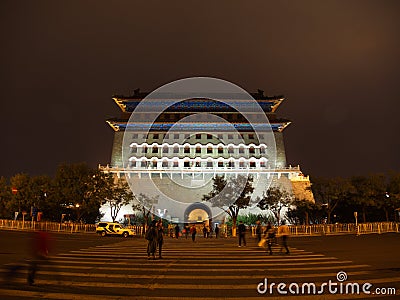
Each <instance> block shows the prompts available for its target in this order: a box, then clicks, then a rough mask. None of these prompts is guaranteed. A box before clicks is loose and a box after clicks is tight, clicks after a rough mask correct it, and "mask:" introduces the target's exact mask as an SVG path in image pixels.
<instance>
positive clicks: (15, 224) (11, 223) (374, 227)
mask: <svg viewBox="0 0 400 300" xmlns="http://www.w3.org/2000/svg"><path fill="white" fill-rule="evenodd" d="M0 228H6V229H14V230H46V231H57V232H66V233H77V232H80V233H95V232H96V225H94V224H80V223H57V222H36V221H33V222H32V221H19V220H18V221H15V220H0ZM127 228H130V229H132V230H133V231H134V232H135V235H138V236H142V235H143V226H142V225H130V226H127ZM289 228H290V233H291V235H294V236H305V235H329V234H369V233H386V232H397V233H400V223H395V222H375V223H361V224H357V225H356V224H354V223H349V224H317V225H290V226H289ZM264 230H265V226H263V229H262V232H264ZM251 233H252V234H253V235H255V234H256V227H255V226H251ZM220 234H221V233H220ZM221 237H222V234H221Z"/></svg>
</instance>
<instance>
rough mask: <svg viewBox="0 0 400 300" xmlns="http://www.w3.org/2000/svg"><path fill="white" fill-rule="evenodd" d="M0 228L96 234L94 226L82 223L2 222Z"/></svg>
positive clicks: (0, 221)
mask: <svg viewBox="0 0 400 300" xmlns="http://www.w3.org/2000/svg"><path fill="white" fill-rule="evenodd" d="M0 228H7V229H14V230H45V231H57V232H69V233H74V232H92V233H94V232H96V225H94V224H80V223H57V222H36V221H19V220H18V221H15V220H0Z"/></svg>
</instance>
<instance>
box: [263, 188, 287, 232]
mask: <svg viewBox="0 0 400 300" xmlns="http://www.w3.org/2000/svg"><path fill="white" fill-rule="evenodd" d="M292 201H293V199H292V195H290V194H289V193H288V192H287V191H286V190H283V189H281V188H279V187H271V188H269V189H268V190H267V191H265V192H264V193H263V196H262V197H261V198H260V201H258V204H257V206H258V207H259V208H261V209H263V210H264V209H268V210H270V211H271V212H272V213H273V215H274V217H275V219H276V221H277V224H278V225H279V224H280V217H281V211H282V209H283V208H284V207H289V205H290V204H291V202H292Z"/></svg>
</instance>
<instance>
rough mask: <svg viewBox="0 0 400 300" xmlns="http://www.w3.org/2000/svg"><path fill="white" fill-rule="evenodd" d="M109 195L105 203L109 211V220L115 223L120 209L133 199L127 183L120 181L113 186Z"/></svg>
mask: <svg viewBox="0 0 400 300" xmlns="http://www.w3.org/2000/svg"><path fill="white" fill-rule="evenodd" d="M111 194H112V195H110V198H106V201H107V204H108V205H109V206H110V209H111V218H112V220H113V222H115V220H116V219H117V216H118V213H119V211H120V210H121V208H122V207H123V206H125V205H128V204H129V203H130V202H132V201H133V199H134V198H133V193H132V192H131V190H130V189H129V185H128V183H127V182H126V181H125V180H122V179H120V180H118V181H117V183H115V184H113V187H112V189H111Z"/></svg>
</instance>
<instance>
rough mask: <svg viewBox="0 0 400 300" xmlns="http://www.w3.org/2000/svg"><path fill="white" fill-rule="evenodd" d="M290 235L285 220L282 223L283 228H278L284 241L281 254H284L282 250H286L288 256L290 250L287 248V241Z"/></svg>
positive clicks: (279, 234)
mask: <svg viewBox="0 0 400 300" xmlns="http://www.w3.org/2000/svg"><path fill="white" fill-rule="evenodd" d="M289 235H290V229H289V226H288V225H287V224H286V222H285V221H284V220H283V221H282V222H281V226H279V228H278V236H280V237H281V239H282V244H281V252H282V248H285V249H286V254H289V248H288V246H287V239H288V237H289Z"/></svg>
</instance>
